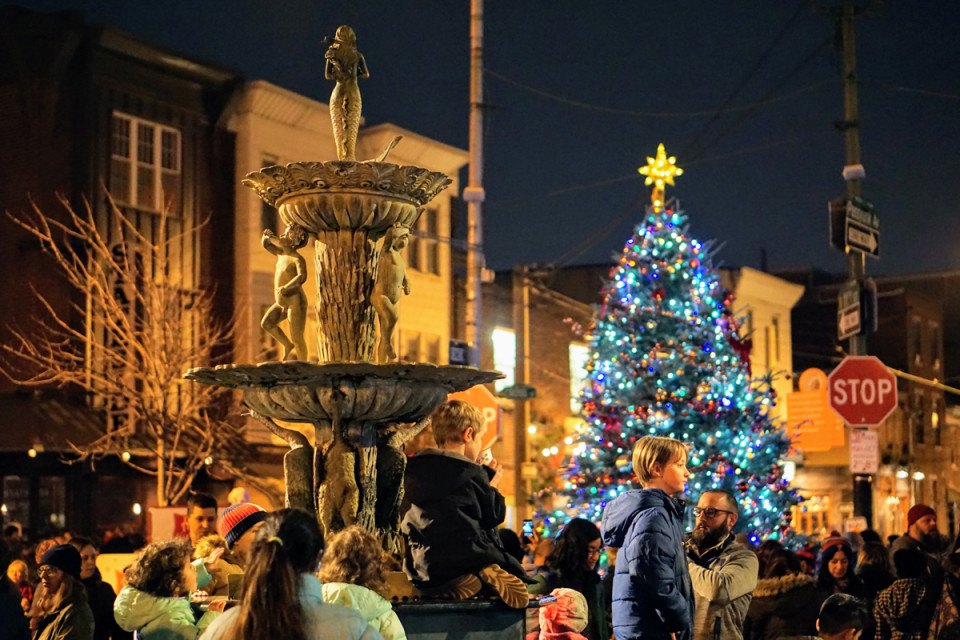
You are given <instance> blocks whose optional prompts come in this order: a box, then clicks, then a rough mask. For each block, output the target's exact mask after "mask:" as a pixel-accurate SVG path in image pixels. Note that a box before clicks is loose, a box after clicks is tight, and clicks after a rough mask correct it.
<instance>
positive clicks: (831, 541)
mask: <svg viewBox="0 0 960 640" xmlns="http://www.w3.org/2000/svg"><path fill="white" fill-rule="evenodd" d="M843 545H847V546H848V547H849V546H850V543H849V542H847V539H846V538H844V537H843V536H842V535H840V532H839V531H831V532H830V536H829V537H828V538H826V539H824V541H823V544H821V545H820V553H823V552H824V551H826V550H827V549H829V548H830V547H836V546H843Z"/></svg>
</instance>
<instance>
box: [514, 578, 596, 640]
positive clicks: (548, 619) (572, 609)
mask: <svg viewBox="0 0 960 640" xmlns="http://www.w3.org/2000/svg"><path fill="white" fill-rule="evenodd" d="M550 595H551V596H554V597H556V600H554V601H553V602H549V603H545V604H544V605H542V606H541V607H540V631H539V632H537V631H531V632H530V633H528V634H527V637H526V640H586V636H583V635H582V634H581V633H580V632H581V631H583V630H584V629H585V628H586V626H587V621H588V613H587V599H586V598H584V597H583V594H581V593H580V592H579V591H574V590H573V589H565V588H560V589H554V590H553V591H551V592H550Z"/></svg>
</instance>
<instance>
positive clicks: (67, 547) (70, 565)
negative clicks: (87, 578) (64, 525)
mask: <svg viewBox="0 0 960 640" xmlns="http://www.w3.org/2000/svg"><path fill="white" fill-rule="evenodd" d="M45 564H46V565H50V566H51V567H56V568H57V569H60V570H61V571H63V572H64V573H66V574H69V575H71V576H73V577H74V578H76V579H77V580H79V579H80V565H81V564H83V561H82V560H81V559H80V552H79V551H77V548H76V547H75V546H73V545H72V544H58V545H57V546H55V547H51V548H50V549H48V550H47V551H46V553H44V554H43V555H42V556H40V566H41V567H42V566H43V565H45Z"/></svg>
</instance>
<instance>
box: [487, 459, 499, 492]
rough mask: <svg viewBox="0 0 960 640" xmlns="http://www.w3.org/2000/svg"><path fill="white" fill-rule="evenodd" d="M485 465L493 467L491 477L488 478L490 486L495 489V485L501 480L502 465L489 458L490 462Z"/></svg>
mask: <svg viewBox="0 0 960 640" xmlns="http://www.w3.org/2000/svg"><path fill="white" fill-rule="evenodd" d="M487 466H488V467H490V468H491V469H493V477H492V478H490V486H491V487H493V488H494V489H496V488H497V485H499V484H500V481H501V480H503V465H502V464H500V463H499V462H497V461H496V460H491V461H490V464H489V465H487Z"/></svg>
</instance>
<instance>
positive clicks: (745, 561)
mask: <svg viewBox="0 0 960 640" xmlns="http://www.w3.org/2000/svg"><path fill="white" fill-rule="evenodd" d="M691 544H692V543H688V548H691ZM690 557H691V560H690V564H689V568H690V579H691V582H692V583H693V593H694V596H695V601H696V607H695V614H694V618H693V637H694V639H695V640H712V639H713V638H714V637H715V635H716V632H715V628H716V626H717V624H718V620H719V626H720V637H721V638H724V640H740V639H741V638H742V637H743V631H742V630H743V621H744V618H746V616H747V609H748V608H749V607H750V600H751V599H752V598H753V590H754V588H755V587H756V586H757V571H758V562H757V554H755V553H754V552H753V551H751V550H750V549H748V548H746V547H745V546H743V545H742V544H740V543H739V542H735V541H734V536H733V534H732V533H731V534H730V535H728V536H727V537H726V539H725V540H723V541H722V542H720V543H718V544H717V545H716V546H715V547H713V548H711V549H707V550H705V551H704V552H703V554H699V553H698V551H697V550H696V548H695V547H693V548H692V550H691V554H690Z"/></svg>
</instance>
